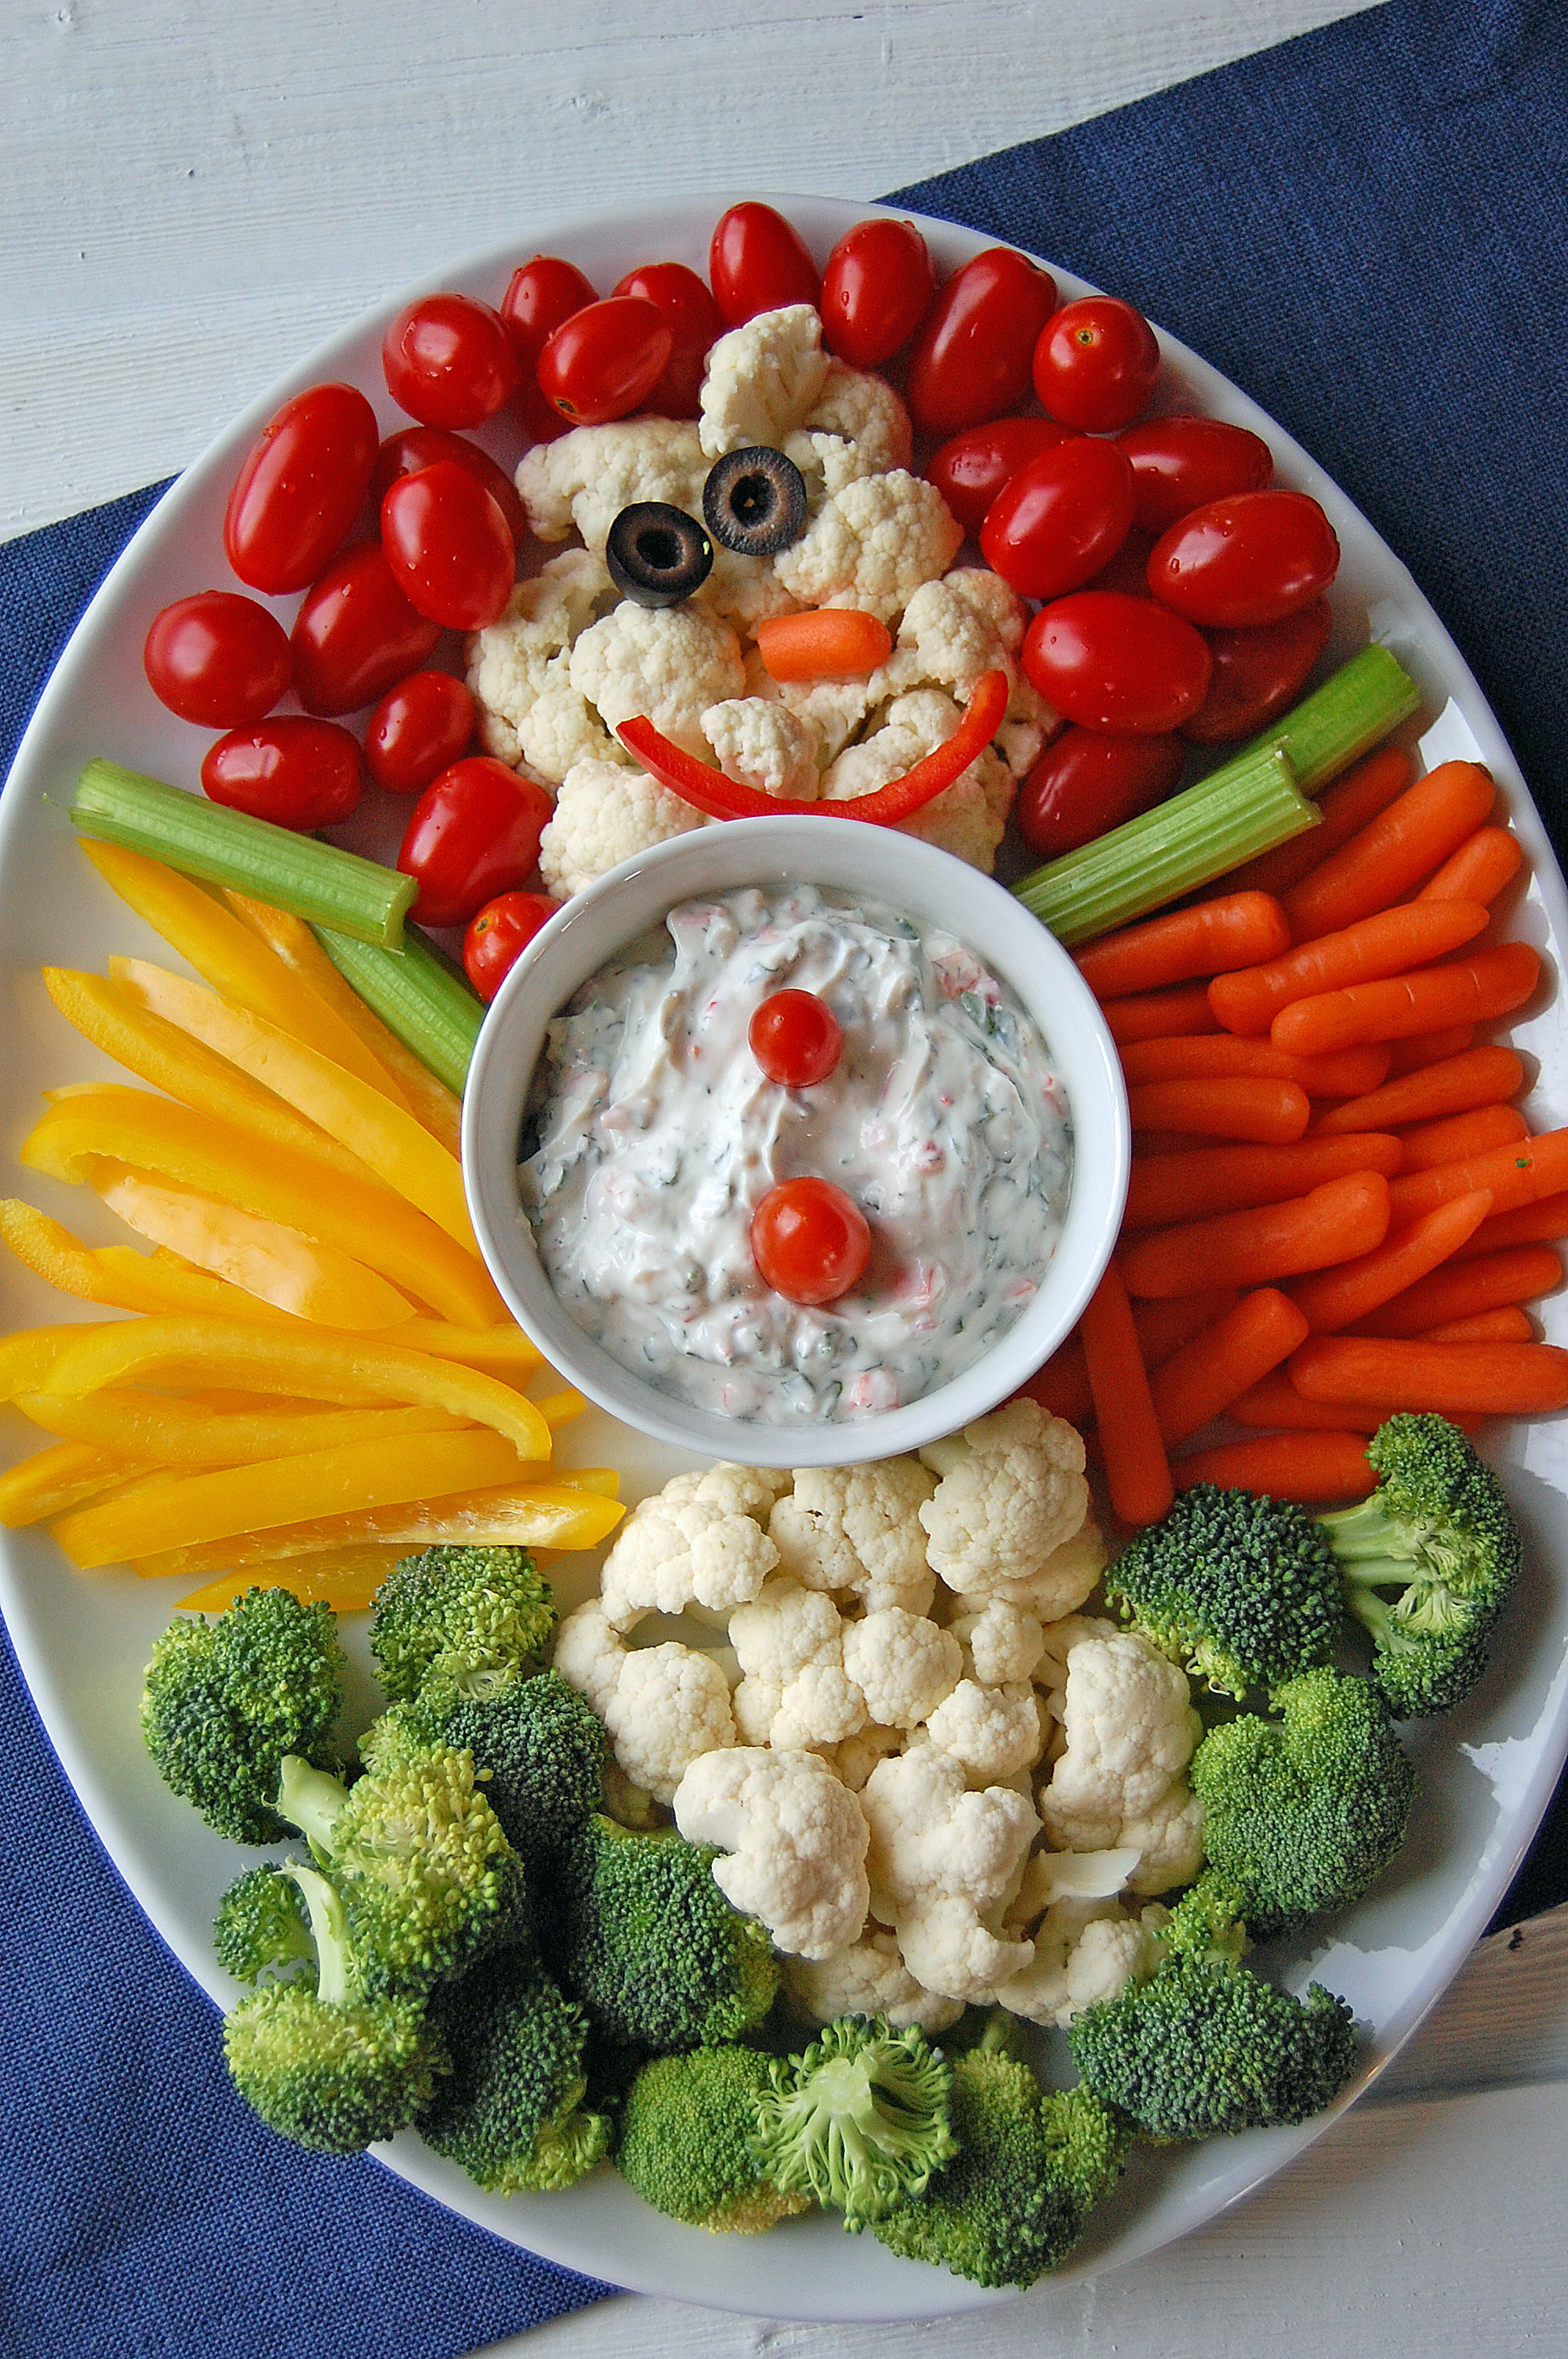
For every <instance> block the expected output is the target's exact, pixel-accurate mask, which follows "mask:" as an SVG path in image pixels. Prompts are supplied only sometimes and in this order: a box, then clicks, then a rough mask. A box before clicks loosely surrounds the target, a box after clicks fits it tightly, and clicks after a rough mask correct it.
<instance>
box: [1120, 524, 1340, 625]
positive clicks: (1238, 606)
mask: <svg viewBox="0 0 1568 2359" xmlns="http://www.w3.org/2000/svg"><path fill="white" fill-rule="evenodd" d="M1337 571H1339V542H1338V540H1337V538H1336V536H1335V530H1334V527H1333V526H1332V525H1331V524H1330V523H1329V521H1328V518H1327V516H1325V514H1324V512H1323V510H1322V508H1321V507H1319V506H1318V504H1317V502H1316V501H1315V500H1314V499H1313V498H1311V497H1310V496H1309V495H1308V494H1307V493H1305V492H1287V491H1268V492H1233V493H1231V494H1229V495H1227V497H1226V498H1224V499H1218V500H1208V501H1206V503H1205V504H1204V506H1202V507H1201V508H1194V509H1193V511H1192V513H1191V515H1189V516H1183V518H1182V519H1181V521H1180V523H1178V524H1173V526H1172V527H1171V528H1170V530H1169V531H1168V532H1164V533H1162V534H1161V536H1160V538H1159V539H1158V540H1157V541H1156V542H1155V544H1154V553H1153V555H1152V557H1151V558H1150V560H1149V587H1150V589H1151V590H1152V592H1154V595H1155V597H1156V598H1158V599H1160V600H1161V601H1162V603H1164V604H1165V605H1167V606H1170V607H1172V608H1173V610H1174V611H1175V612H1176V613H1177V614H1184V616H1185V617H1186V619H1187V621H1188V622H1189V623H1200V624H1205V625H1220V626H1222V627H1224V628H1226V629H1237V628H1245V627H1247V626H1248V625H1251V624H1254V623H1281V622H1283V620H1284V618H1285V616H1286V615H1287V614H1296V613H1298V612H1299V611H1300V609H1301V608H1302V607H1303V606H1310V605H1311V604H1312V603H1313V601H1314V598H1321V597H1322V595H1323V593H1324V592H1325V590H1326V589H1327V588H1328V585H1329V583H1330V582H1332V581H1333V580H1334V577H1335V575H1336V573H1337Z"/></svg>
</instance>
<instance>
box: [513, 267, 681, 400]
mask: <svg viewBox="0 0 1568 2359" xmlns="http://www.w3.org/2000/svg"><path fill="white" fill-rule="evenodd" d="M674 350H675V338H674V337H673V336H672V335H671V333H670V328H669V322H668V321H667V320H666V319H665V315H664V313H663V312H662V311H661V310H660V309H659V307H658V305H657V304H656V303H650V302H649V301H648V299H647V298H646V297H645V296H643V295H607V296H605V298H604V299H603V300H602V301H601V302H599V303H590V304H589V306H588V308H587V309H586V310H582V311H574V312H573V313H572V315H571V318H570V319H569V320H563V321H562V322H561V324H560V326H559V327H558V328H557V330H556V331H555V332H554V334H553V335H552V336H551V337H550V338H549V341H548V342H546V346H545V349H544V351H543V352H542V353H540V354H539V359H538V364H537V367H536V369H535V375H536V376H537V378H538V381H539V390H540V392H541V393H542V394H543V395H544V397H545V398H546V401H548V402H551V403H553V405H554V406H555V408H557V409H558V410H559V412H560V414H561V416H562V417H563V418H566V419H569V420H570V421H571V423H572V424H573V425H574V426H606V425H608V424H609V423H610V421H611V419H615V418H625V417H628V416H630V414H631V412H632V411H633V409H636V408H639V407H640V405H641V403H642V402H643V399H644V397H646V396H647V395H648V394H650V393H651V392H652V391H653V389H654V386H655V385H657V383H658V381H659V379H660V377H661V376H662V375H664V372H665V368H666V367H667V365H668V364H669V358H670V354H671V353H672V352H673V351H674Z"/></svg>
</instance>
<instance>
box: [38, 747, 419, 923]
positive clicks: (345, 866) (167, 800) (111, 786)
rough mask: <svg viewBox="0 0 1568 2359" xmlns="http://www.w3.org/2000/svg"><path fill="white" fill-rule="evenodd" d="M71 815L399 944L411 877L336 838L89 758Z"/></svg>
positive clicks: (130, 844)
mask: <svg viewBox="0 0 1568 2359" xmlns="http://www.w3.org/2000/svg"><path fill="white" fill-rule="evenodd" d="M70 816H71V818H72V820H73V821H75V823H76V825H77V826H78V827H79V828H80V829H81V832H82V833H83V834H84V835H92V836H97V837H99V838H101V839H102V841H103V843H123V844H124V845H125V846H126V848H127V849H128V850H129V851H132V852H142V853H146V854H147V855H148V857H149V858H151V859H153V860H162V861H164V862H166V863H167V864H168V866H169V867H170V868H178V870H179V872H180V874H181V875H183V876H198V877H200V878H201V879H202V881H203V882H204V883H206V884H209V885H228V886H232V887H233V888H234V890H235V891H236V892H239V893H248V894H250V895H251V896H252V897H253V898H254V899H255V900H257V901H270V902H271V904H272V906H273V908H275V909H287V911H288V913H289V915H290V916H291V917H296V918H308V919H309V920H310V922H311V923H312V924H313V925H324V926H331V927H334V928H335V929H337V930H338V931H339V932H340V933H341V934H345V935H347V934H351V935H354V936H355V937H357V939H358V940H361V941H363V942H375V943H379V944H380V945H381V946H382V948H383V949H384V950H387V951H395V950H397V949H398V948H399V947H400V945H401V943H402V940H403V913H404V911H405V910H406V908H408V906H409V904H410V903H411V902H412V900H413V898H414V896H415V894H416V892H417V891H418V886H417V884H416V881H415V879H414V878H413V877H412V876H405V875H402V874H401V873H400V872H399V871H398V870H397V869H395V868H384V867H382V865H381V864H380V863H379V862H378V861H374V860H362V859H361V858H360V855H359V853H357V852H340V851H339V849H338V847H337V845H336V844H335V843H322V842H321V841H320V840H319V837H317V836H313V835H300V834H297V833H296V832H295V831H294V829H292V828H287V827H275V826H274V825H273V823H272V821H270V820H265V819H253V818H252V817H251V815H250V813H249V812H248V811H238V810H229V809H228V807H227V806H226V805H225V804H223V803H212V802H209V801H208V799H207V798H206V796H205V795H188V794H185V793H183V792H182V791H181V789H180V788H178V787H168V786H165V785H164V784H163V782H162V781H161V780H160V779H158V778H148V777H143V776H142V774H141V773H140V771H138V770H126V769H123V768H122V767H121V766H120V764H119V763H118V762H104V761H92V762H89V764H88V765H87V767H86V768H85V769H84V770H83V772H82V773H81V777H80V778H79V779H78V780H77V785H76V799H75V800H74V801H73V803H72V804H71V807H70Z"/></svg>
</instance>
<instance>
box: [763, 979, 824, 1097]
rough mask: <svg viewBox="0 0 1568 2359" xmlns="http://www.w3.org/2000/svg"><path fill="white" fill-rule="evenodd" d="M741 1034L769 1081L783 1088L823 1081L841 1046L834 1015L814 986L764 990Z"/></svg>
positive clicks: (800, 1086)
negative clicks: (749, 1021) (808, 988)
mask: <svg viewBox="0 0 1568 2359" xmlns="http://www.w3.org/2000/svg"><path fill="white" fill-rule="evenodd" d="M746 1039H747V1044H748V1046H749V1047H750V1049H751V1051H752V1056H753V1057H755V1059H756V1060H757V1062H758V1064H759V1065H760V1066H761V1067H762V1071H763V1072H764V1073H765V1074H766V1075H767V1077H768V1079H769V1081H770V1082H778V1083H779V1085H780V1086H781V1088H784V1089H786V1090H806V1089H810V1088H812V1087H813V1086H814V1085H815V1084H816V1082H825V1081H826V1080H827V1076H828V1074H829V1073H830V1072H831V1071H833V1068H834V1066H835V1065H836V1064H837V1063H838V1059H839V1056H840V1055H841V1053H842V1051H843V1047H844V1035H843V1033H842V1032H841V1031H840V1030H839V1028H838V1017H837V1016H835V1015H834V1013H833V1010H832V1009H831V1008H830V1007H829V1006H828V1005H827V1001H826V1000H825V999H819V998H818V997H817V995H816V992H815V991H774V992H770V993H769V995H768V996H767V998H766V999H764V1000H763V1001H762V1005H761V1006H760V1007H759V1008H758V1009H757V1011H756V1013H755V1015H754V1016H752V1021H751V1023H750V1025H749V1026H748V1027H747V1030H746Z"/></svg>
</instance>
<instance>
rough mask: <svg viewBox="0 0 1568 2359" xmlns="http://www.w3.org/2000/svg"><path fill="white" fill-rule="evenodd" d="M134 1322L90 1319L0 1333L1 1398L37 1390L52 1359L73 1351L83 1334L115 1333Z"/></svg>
mask: <svg viewBox="0 0 1568 2359" xmlns="http://www.w3.org/2000/svg"><path fill="white" fill-rule="evenodd" d="M134 1324H135V1321H131V1320H124V1319H112V1320H110V1321H107V1322H106V1323H105V1324H103V1326H100V1325H98V1324H97V1323H96V1321H93V1322H92V1323H84V1324H83V1325H81V1326H77V1325H74V1324H62V1325H60V1326H58V1327H18V1328H17V1329H16V1332H15V1333H14V1334H11V1335H0V1401H8V1400H15V1399H16V1395H17V1394H18V1393H30V1392H36V1391H37V1390H38V1386H40V1385H42V1384H45V1383H47V1382H48V1379H49V1372H50V1370H51V1369H52V1368H53V1366H54V1364H55V1362H56V1361H57V1360H59V1359H61V1358H62V1357H63V1356H64V1354H65V1353H67V1352H68V1351H71V1350H73V1349H74V1348H75V1346H76V1345H77V1344H78V1343H81V1340H82V1339H83V1337H84V1336H85V1337H87V1338H89V1339H91V1338H92V1336H95V1335H117V1334H119V1333H120V1332H122V1330H123V1329H124V1328H125V1327H127V1326H132V1325H134Z"/></svg>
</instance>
